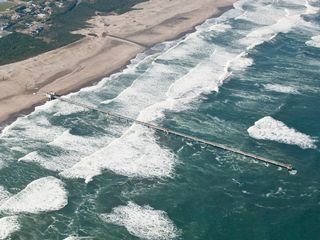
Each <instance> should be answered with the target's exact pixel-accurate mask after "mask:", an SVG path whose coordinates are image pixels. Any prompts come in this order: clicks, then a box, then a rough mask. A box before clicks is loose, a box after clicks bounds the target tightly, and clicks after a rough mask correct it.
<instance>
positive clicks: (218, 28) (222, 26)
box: [209, 23, 232, 33]
mask: <svg viewBox="0 0 320 240" xmlns="http://www.w3.org/2000/svg"><path fill="white" fill-rule="evenodd" d="M230 29H232V27H231V25H229V24H226V23H217V24H215V25H212V26H210V27H209V30H210V31H213V32H216V33H224V32H226V31H227V30H230Z"/></svg>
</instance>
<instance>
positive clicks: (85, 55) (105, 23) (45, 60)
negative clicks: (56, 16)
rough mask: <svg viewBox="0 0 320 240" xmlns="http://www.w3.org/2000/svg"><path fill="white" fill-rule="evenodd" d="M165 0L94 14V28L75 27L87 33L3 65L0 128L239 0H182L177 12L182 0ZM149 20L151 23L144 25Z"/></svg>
mask: <svg viewBox="0 0 320 240" xmlns="http://www.w3.org/2000/svg"><path fill="white" fill-rule="evenodd" d="M165 1H166V2H167V4H165V3H164V1H163V0H162V2H161V1H160V0H151V1H149V2H145V3H141V4H138V5H136V6H135V8H137V10H133V11H130V12H127V13H124V14H122V15H112V16H96V17H94V18H93V19H91V20H90V21H89V22H90V24H91V26H92V27H91V28H87V29H82V30H79V31H77V33H81V34H83V35H85V37H84V38H83V39H81V40H79V41H77V42H74V43H71V44H69V45H67V46H64V47H62V48H59V49H56V50H52V51H50V52H46V53H43V54H41V55H38V56H36V57H32V58H30V59H27V60H24V61H21V62H16V63H12V64H8V65H3V66H0V76H1V75H2V76H3V79H2V81H1V80H0V89H2V90H1V92H0V131H1V129H3V128H4V127H5V126H6V125H9V124H11V123H12V122H14V121H15V120H16V119H17V118H18V117H21V116H24V115H25V114H29V113H31V112H32V111H33V110H34V108H35V107H36V106H39V105H41V104H43V103H45V101H46V97H45V96H44V94H43V93H44V92H47V91H56V92H59V93H60V94H68V93H71V92H76V91H79V90H80V89H82V88H84V87H88V86H92V85H94V84H96V83H97V82H99V81H101V80H102V79H103V78H105V77H108V76H110V75H112V74H114V73H116V72H119V71H121V70H123V69H125V68H126V67H127V65H128V64H129V63H130V61H131V60H132V59H133V58H134V57H136V55H137V54H139V53H142V52H144V51H146V50H147V49H149V48H151V47H153V46H154V45H156V44H158V43H161V42H164V41H170V40H174V39H179V38H181V37H183V36H184V35H186V34H188V33H191V32H193V31H195V27H196V26H198V25H200V24H201V23H203V22H204V21H206V20H207V19H209V18H213V17H217V16H219V15H221V14H222V13H223V12H225V11H227V10H228V9H231V8H232V7H233V5H232V4H233V3H234V2H235V0H228V1H221V0H200V1H199V2H197V3H196V4H195V3H193V2H192V1H191V0H183V2H184V7H182V8H181V9H179V11H176V7H177V6H179V5H181V1H179V3H178V1H177V0H172V1H170V0H165ZM161 3H162V4H161ZM182 4H183V3H182ZM161 6H166V7H161ZM154 10H156V11H155V12H154V13H153V14H151V13H150V12H152V11H154ZM147 13H149V15H148V14H147ZM154 16H159V17H158V18H156V19H155V18H153V17H154ZM148 19H150V22H147V23H148V24H146V25H143V24H142V23H145V22H146V20H148ZM101 63H102V64H101Z"/></svg>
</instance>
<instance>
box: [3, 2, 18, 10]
mask: <svg viewBox="0 0 320 240" xmlns="http://www.w3.org/2000/svg"><path fill="white" fill-rule="evenodd" d="M14 5H15V4H14V3H13V2H0V12H4V11H7V10H8V9H9V8H11V7H13V6H14Z"/></svg>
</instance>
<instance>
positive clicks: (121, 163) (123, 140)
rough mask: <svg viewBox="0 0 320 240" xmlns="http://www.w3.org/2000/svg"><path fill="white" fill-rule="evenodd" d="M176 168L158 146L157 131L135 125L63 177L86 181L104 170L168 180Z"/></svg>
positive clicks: (170, 155)
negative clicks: (155, 135) (155, 136)
mask: <svg viewBox="0 0 320 240" xmlns="http://www.w3.org/2000/svg"><path fill="white" fill-rule="evenodd" d="M174 165H175V160H174V157H173V156H172V154H171V153H170V152H169V151H168V150H166V149H164V148H161V147H160V146H159V145H158V144H157V142H156V140H155V138H154V132H153V131H152V130H150V129H146V128H145V127H142V126H139V125H135V124H134V125H133V126H132V127H131V128H130V129H129V130H128V131H127V132H126V133H125V134H123V135H122V136H121V137H120V138H118V139H116V140H114V141H113V142H111V143H110V144H109V145H108V146H107V147H105V148H102V149H101V150H99V151H97V152H95V153H94V154H92V155H90V156H88V157H85V158H83V159H82V160H81V161H80V162H79V163H77V164H75V165H74V166H73V167H72V168H70V169H67V170H65V171H63V172H62V173H61V175H62V176H64V177H67V178H84V179H86V182H88V181H91V180H92V178H93V177H94V176H97V175H100V174H101V173H102V171H103V170H110V171H113V172H115V173H117V174H120V175H124V176H128V177H146V178H152V177H169V176H171V174H172V172H173V168H174Z"/></svg>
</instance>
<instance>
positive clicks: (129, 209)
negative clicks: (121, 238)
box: [100, 202, 180, 240]
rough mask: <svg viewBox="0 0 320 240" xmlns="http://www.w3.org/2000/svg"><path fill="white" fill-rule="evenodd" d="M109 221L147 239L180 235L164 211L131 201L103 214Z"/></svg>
mask: <svg viewBox="0 0 320 240" xmlns="http://www.w3.org/2000/svg"><path fill="white" fill-rule="evenodd" d="M100 217H101V219H102V220H103V221H105V222H107V223H112V224H116V225H119V226H124V227H125V228H126V229H127V230H128V232H129V233H130V234H132V235H133V236H136V237H138V238H142V239H147V240H169V239H174V238H176V237H178V236H179V235H180V231H179V230H178V229H177V228H176V227H175V225H174V224H173V222H172V221H171V220H170V219H169V217H168V216H167V214H166V213H165V212H164V211H159V210H154V209H153V208H151V207H150V206H143V207H141V206H139V205H137V204H135V203H133V202H129V204H128V205H127V206H120V207H116V208H114V209H113V210H112V212H111V213H109V214H101V215H100Z"/></svg>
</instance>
